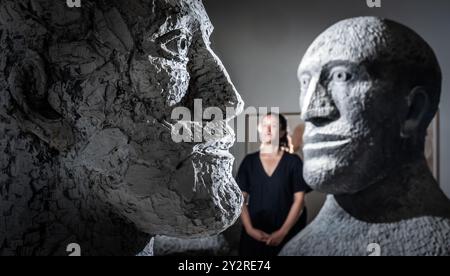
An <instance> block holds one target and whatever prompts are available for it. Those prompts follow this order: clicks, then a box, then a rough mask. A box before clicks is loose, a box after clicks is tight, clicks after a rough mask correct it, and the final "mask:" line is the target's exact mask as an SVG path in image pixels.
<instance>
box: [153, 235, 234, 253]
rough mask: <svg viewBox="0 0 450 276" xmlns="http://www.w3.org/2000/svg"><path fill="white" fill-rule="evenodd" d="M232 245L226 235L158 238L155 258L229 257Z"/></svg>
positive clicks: (155, 246)
mask: <svg viewBox="0 0 450 276" xmlns="http://www.w3.org/2000/svg"><path fill="white" fill-rule="evenodd" d="M230 252H231V248H230V245H229V244H228V242H227V240H226V239H225V236H224V235H218V236H213V237H208V238H200V239H178V238H170V237H166V236H157V237H156V238H155V244H154V255H155V256H229V255H230Z"/></svg>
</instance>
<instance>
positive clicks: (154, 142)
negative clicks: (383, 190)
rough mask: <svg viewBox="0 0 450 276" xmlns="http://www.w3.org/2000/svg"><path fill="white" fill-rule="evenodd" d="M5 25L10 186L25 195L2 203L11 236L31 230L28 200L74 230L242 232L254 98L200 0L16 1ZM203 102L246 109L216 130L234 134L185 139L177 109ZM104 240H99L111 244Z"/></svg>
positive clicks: (5, 7) (4, 176)
mask: <svg viewBox="0 0 450 276" xmlns="http://www.w3.org/2000/svg"><path fill="white" fill-rule="evenodd" d="M0 15H1V16H0V29H1V31H0V36H1V39H0V49H1V55H0V68H1V70H2V74H0V88H1V94H0V100H1V101H0V117H1V118H2V120H1V123H0V128H1V129H0V130H1V133H2V136H1V138H0V140H1V141H0V152H1V153H0V156H1V157H0V168H1V171H0V180H1V181H0V183H1V184H2V186H3V184H4V183H11V185H13V187H16V189H19V190H21V192H18V193H13V192H10V193H6V194H3V193H2V195H4V198H2V203H0V204H1V205H0V207H1V210H6V209H8V210H10V211H9V213H11V216H9V217H6V218H2V221H6V222H7V225H8V227H7V228H9V230H8V233H13V232H16V234H17V235H18V236H20V235H22V234H21V231H22V230H23V229H24V228H26V227H28V228H32V227H33V224H35V223H36V222H35V218H34V216H35V215H36V214H34V213H33V214H32V212H31V211H30V209H29V207H28V206H27V204H28V205H30V202H32V201H35V203H34V205H36V206H41V207H42V206H44V205H45V204H47V202H46V200H45V198H52V200H54V201H55V204H50V205H45V206H47V207H45V209H46V210H47V212H49V213H52V212H54V213H58V214H60V213H65V214H66V215H65V217H66V218H59V219H58V220H60V221H64V223H63V224H64V225H65V227H68V228H70V229H68V231H69V232H75V233H79V232H80V231H81V230H80V228H81V226H80V225H83V223H88V222H92V225H90V226H87V227H88V228H89V227H91V228H93V227H94V226H93V225H94V222H95V221H98V223H97V226H98V227H100V226H99V225H101V224H102V223H103V225H109V227H119V228H120V226H118V223H115V222H111V223H110V224H107V223H105V221H104V220H105V219H106V218H109V217H113V216H118V217H120V218H121V219H122V220H123V221H124V222H125V224H128V225H131V226H132V227H134V229H136V230H138V231H140V232H142V233H148V234H153V235H158V234H164V235H170V236H176V237H186V236H189V237H195V236H202V235H211V234H217V233H219V232H221V231H223V230H224V229H226V228H227V227H228V226H230V225H231V224H233V223H234V221H235V220H236V219H237V217H238V215H239V213H240V208H241V203H242V197H241V193H240V191H239V188H238V187H237V185H236V183H235V181H234V180H233V177H232V174H231V173H232V172H231V169H232V164H233V157H232V156H231V155H230V154H229V153H227V152H228V149H229V148H230V147H231V146H232V145H233V144H234V133H233V131H232V130H230V129H229V127H227V122H228V121H229V120H231V119H232V118H233V116H234V115H235V114H236V113H238V112H240V110H242V106H243V102H242V100H241V98H240V96H239V94H238V93H237V92H236V90H235V88H234V86H233V84H232V83H231V81H230V79H229V76H228V73H227V72H226V70H225V68H224V67H223V65H222V63H221V62H220V60H219V59H218V58H217V56H216V55H215V54H214V52H213V51H212V49H211V47H210V42H209V37H210V35H211V33H212V30H213V28H212V25H211V22H210V21H209V18H208V16H207V14H206V11H205V10H204V7H203V4H202V2H201V1H200V0H183V1H172V0H131V1H128V0H127V1H125V0H123V1H122V0H113V1H101V0H84V1H83V6H82V7H81V8H72V9H71V8H68V7H67V6H66V3H65V1H52V0H19V1H12V0H4V1H1V6H0ZM3 72H4V73H3ZM194 100H203V107H204V108H208V107H217V108H220V109H221V110H223V111H224V113H225V109H226V108H229V107H231V108H234V109H235V111H236V112H235V113H234V114H230V113H228V117H224V118H223V121H222V122H221V124H219V126H216V127H220V128H223V130H224V131H223V132H222V134H223V135H222V136H221V137H216V139H215V140H213V141H203V142H202V143H194V142H193V143H177V142H175V141H173V139H172V137H171V135H172V132H173V130H174V126H175V125H176V124H177V122H178V121H177V120H174V119H172V118H171V117H172V111H173V110H174V109H175V108H177V107H185V108H186V109H188V110H190V111H191V112H192V113H194V110H193V107H194ZM185 123H186V122H185ZM203 123H205V124H207V122H203ZM216 123H217V121H216ZM200 124H201V122H200ZM3 133H5V136H3ZM30 183H33V184H30ZM37 183H39V185H38V184H37ZM29 187H32V188H31V189H29ZM42 191H46V192H45V196H44V195H42V196H40V197H38V196H36V194H37V193H39V194H42V193H43V192H42ZM22 201H23V202H22ZM57 202H60V203H57ZM48 206H50V207H48ZM42 208H44V207H42ZM42 212H44V210H41V211H39V210H37V211H36V213H42ZM2 213H4V212H2ZM69 214H70V215H69ZM51 216H52V217H55V215H54V214H51ZM19 217H22V222H20V223H19V222H18V219H19ZM75 217H77V218H80V217H82V222H80V221H77V220H76V219H73V218H75ZM23 218H25V219H23ZM67 221H72V222H71V223H70V224H71V225H70V226H68V225H67ZM42 223H44V222H42ZM48 223H49V224H52V222H48ZM19 225H20V226H19ZM52 225H53V224H52ZM103 227H107V226H103ZM21 229H22V230H21ZM99 229H100V228H99ZM104 230H106V229H104ZM83 231H85V233H89V232H90V231H92V229H91V230H89V229H85V230H83ZM97 232H99V233H98V236H95V235H93V234H91V235H90V236H92V237H91V239H92V240H94V239H97V240H100V239H101V237H102V236H107V234H106V232H105V231H100V230H99V231H97ZM97 232H96V233H97ZM100 232H103V233H100ZM117 232H119V233H116V234H117V235H124V236H125V235H126V233H125V231H122V232H124V234H121V233H120V232H121V231H120V229H119V230H118V231H117ZM0 233H1V234H2V235H1V236H0V243H2V239H1V238H2V237H6V236H5V235H3V233H2V232H1V229H0ZM91 233H92V232H91ZM11 235H12V234H11ZM94 236H95V237H94ZM5 239H6V238H5ZM79 239H83V237H79ZM130 239H132V238H131V237H130ZM9 240H11V237H10V238H9ZM75 241H76V240H75ZM78 242H79V240H78ZM113 243H114V241H113V239H111V243H110V244H113ZM129 243H130V244H131V243H132V241H131V240H129Z"/></svg>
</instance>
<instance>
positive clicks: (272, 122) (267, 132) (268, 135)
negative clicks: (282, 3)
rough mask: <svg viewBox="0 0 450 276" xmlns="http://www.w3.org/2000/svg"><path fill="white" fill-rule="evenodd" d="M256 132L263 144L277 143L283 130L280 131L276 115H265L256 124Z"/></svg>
mask: <svg viewBox="0 0 450 276" xmlns="http://www.w3.org/2000/svg"><path fill="white" fill-rule="evenodd" d="M258 133H259V137H260V139H261V143H262V144H263V145H269V144H272V145H278V143H279V141H280V137H281V136H282V135H284V131H280V122H279V119H278V118H277V117H276V116H272V115H269V116H266V117H264V118H263V119H262V121H261V123H260V124H259V126H258Z"/></svg>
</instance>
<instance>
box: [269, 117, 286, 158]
mask: <svg viewBox="0 0 450 276" xmlns="http://www.w3.org/2000/svg"><path fill="white" fill-rule="evenodd" d="M269 116H275V117H278V124H279V128H280V134H281V132H283V133H284V134H283V136H281V135H280V142H279V147H280V149H283V150H286V151H288V152H291V151H292V145H291V143H290V141H289V136H288V121H287V119H286V117H284V116H283V115H281V114H278V113H274V112H269V113H268V114H267V117H269Z"/></svg>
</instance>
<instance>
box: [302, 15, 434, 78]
mask: <svg viewBox="0 0 450 276" xmlns="http://www.w3.org/2000/svg"><path fill="white" fill-rule="evenodd" d="M333 60H346V61H351V62H355V63H360V62H365V61H367V62H371V61H372V62H373V61H377V62H383V63H400V64H402V65H407V64H412V65H417V64H421V65H423V66H426V65H430V66H438V65H437V61H436V58H435V56H434V53H433V51H432V50H431V48H430V47H429V46H428V44H427V43H426V42H425V41H424V40H423V39H422V38H421V37H420V36H419V35H417V34H416V33H415V32H414V31H412V30H411V29H409V28H407V27H405V26H403V25H401V24H399V23H396V22H393V21H390V20H386V19H381V18H377V17H358V18H352V19H347V20H343V21H341V22H338V23H337V24H335V25H333V26H332V27H330V28H329V29H327V30H326V31H325V32H323V33H322V34H321V35H320V36H319V37H318V38H317V39H316V40H315V41H314V42H313V44H312V45H311V46H310V48H309V49H308V51H307V53H306V54H305V56H304V58H303V60H302V63H301V65H300V71H301V70H304V69H310V68H311V67H322V66H323V65H325V64H326V63H328V62H330V61H333Z"/></svg>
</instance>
